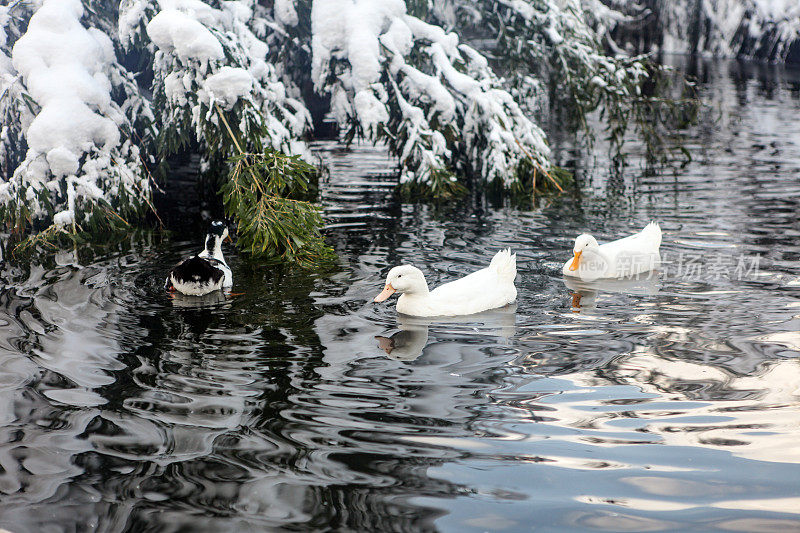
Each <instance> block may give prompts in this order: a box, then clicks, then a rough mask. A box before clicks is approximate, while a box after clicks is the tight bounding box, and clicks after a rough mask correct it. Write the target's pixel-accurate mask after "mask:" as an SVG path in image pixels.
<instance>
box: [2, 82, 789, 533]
mask: <svg viewBox="0 0 800 533" xmlns="http://www.w3.org/2000/svg"><path fill="white" fill-rule="evenodd" d="M730 68H731V70H730V71H728V72H721V73H714V72H711V73H706V72H705V71H703V72H701V73H700V74H701V79H703V80H704V83H705V86H704V92H705V93H706V94H707V95H708V97H709V98H710V99H711V101H712V102H713V104H714V105H716V106H717V108H718V109H719V110H721V111H720V114H721V116H722V121H721V122H716V123H708V124H703V125H701V127H700V128H698V130H697V131H696V132H693V133H692V135H691V136H690V137H689V142H690V143H691V144H693V146H694V150H695V152H696V154H697V156H696V159H695V162H693V163H691V164H690V165H688V166H687V167H686V168H685V169H683V170H682V171H680V172H679V173H678V175H677V176H675V177H672V176H658V177H648V178H642V179H640V180H639V181H637V182H636V185H635V191H636V192H635V194H632V195H630V196H627V197H624V198H623V197H620V196H619V195H616V194H608V195H607V194H606V193H605V189H604V188H603V185H602V180H597V181H592V182H591V183H589V184H588V185H587V187H588V188H587V190H588V193H587V194H586V195H585V196H584V197H582V198H580V199H577V198H566V197H565V198H561V199H557V200H555V201H552V202H551V203H550V204H549V205H546V206H543V207H542V208H540V209H538V210H534V211H517V210H514V209H511V208H493V207H490V206H487V205H463V206H459V207H456V208H452V209H447V210H437V209H435V208H432V207H426V206H399V205H397V204H396V203H394V202H393V201H391V199H389V197H388V193H389V192H390V189H391V183H390V180H389V178H387V177H382V176H385V172H388V170H389V168H390V167H389V164H388V162H387V160H386V158H385V156H384V155H382V154H381V153H380V152H379V151H377V150H373V149H366V148H358V147H356V148H355V149H354V153H351V154H344V153H342V151H341V148H340V147H337V146H335V145H326V144H323V145H320V149H321V150H323V152H324V153H325V154H326V155H325V157H326V158H327V159H328V161H330V162H332V163H333V169H332V173H331V175H332V178H331V182H330V183H327V184H325V187H324V191H325V193H324V194H325V199H324V201H325V205H326V212H327V216H328V220H329V221H330V228H329V231H330V235H331V237H332V239H333V241H334V242H335V243H336V247H337V250H338V251H339V253H340V255H341V257H342V260H343V268H342V269H341V271H340V272H337V273H335V274H333V275H330V276H326V277H312V276H307V275H303V274H299V273H296V272H294V273H293V272H287V271H279V270H275V269H266V268H262V267H259V266H258V265H251V264H248V263H246V262H242V261H240V260H239V259H238V258H236V257H233V258H231V263H232V265H233V268H234V272H235V276H236V286H235V287H234V290H241V291H242V292H244V294H242V295H239V296H234V297H232V298H220V297H216V298H213V297H212V298H211V299H209V300H204V301H201V302H198V301H196V300H190V301H184V300H182V299H176V300H171V299H169V298H167V297H166V296H165V295H164V294H163V292H162V289H161V285H162V281H163V273H164V272H165V271H166V269H167V267H168V266H169V265H171V264H172V263H173V262H174V261H175V260H177V258H179V257H180V256H181V255H182V254H184V253H186V252H187V251H189V250H191V249H193V248H194V247H195V246H196V245H197V242H196V241H197V239H196V238H193V237H192V236H186V240H183V241H179V242H171V243H159V242H155V241H147V240H140V239H139V240H135V241H134V243H133V244H130V243H128V244H124V245H119V246H117V247H116V248H115V249H114V250H113V251H110V252H108V253H106V255H105V256H103V257H98V258H95V259H94V260H92V261H91V262H89V264H88V265H87V264H86V262H83V263H82V262H81V261H79V260H78V258H76V257H75V256H74V255H72V254H68V253H67V254H61V255H59V256H58V257H57V258H55V262H54V263H53V264H49V265H47V266H40V265H24V266H21V265H16V264H12V263H6V264H4V265H3V271H2V272H3V280H4V287H3V288H2V290H1V291H0V398H2V400H3V401H2V403H0V406H2V407H0V421H2V423H1V424H0V492H1V493H2V495H3V496H2V498H1V499H0V527H5V528H7V529H10V530H11V531H14V532H18V533H21V532H39V531H62V530H65V531H73V530H74V531H83V530H86V529H90V528H91V529H97V530H100V531H121V530H125V529H131V530H153V531H264V530H274V529H275V528H288V529H292V528H294V529H316V530H329V529H340V530H362V531H388V530H393V531H418V530H445V531H459V532H461V531H484V530H502V531H528V530H530V529H532V528H533V527H536V528H538V529H539V530H544V531H548V530H551V531H552V530H564V529H576V530H577V529H583V530H614V531H618V530H637V531H640V530H650V531H658V530H688V529H695V530H715V529H716V530H726V531H760V530H790V529H798V528H800V482H798V479H800V447H798V445H797V442H798V440H800V423H798V420H799V418H798V415H799V414H800V413H799V412H798V411H800V365H799V364H798V355H800V329H799V328H800V300H798V289H800V281H799V280H800V266H798V265H800V263H798V261H800V241H798V237H799V236H800V222H798V217H797V213H798V208H799V207H800V205H799V204H800V178H798V176H800V133H799V132H798V126H797V123H796V120H795V117H796V116H797V113H798V111H800V101H799V95H800V89H798V87H800V85H798V83H797V81H791V80H790V79H788V77H787V75H786V74H784V73H780V72H778V73H775V72H771V71H759V70H758V69H756V70H755V73H748V72H744V71H741V70H737V69H736V68H735V67H730ZM580 164H581V165H588V163H586V162H585V161H583V160H582V161H581V162H580ZM376 171H377V174H376ZM629 179H630V178H629ZM628 188H629V189H633V188H634V187H633V183H632V182H631V183H628ZM365 189H368V191H367V192H365ZM650 219H657V220H659V221H661V223H662V228H663V229H664V231H665V235H664V244H663V248H662V253H663V254H664V255H665V256H666V257H668V258H671V259H670V260H669V261H667V263H666V264H665V265H664V267H663V268H662V271H661V272H660V273H659V275H658V276H657V277H655V278H653V279H649V280H632V281H631V280H629V281H620V282H611V283H608V282H594V283H593V284H589V285H585V284H584V285H575V283H574V282H571V281H570V280H565V279H564V278H563V277H562V276H561V273H560V267H561V265H562V264H563V262H564V260H565V259H566V256H568V255H569V251H570V248H571V241H572V239H573V238H574V236H575V235H577V234H578V233H580V232H582V231H584V230H586V229H588V228H592V230H593V231H594V233H595V235H596V236H597V237H598V239H600V240H601V241H602V240H603V239H608V238H612V237H614V236H617V235H621V234H625V233H628V232H631V231H634V230H636V229H638V228H641V227H642V226H643V225H644V224H645V223H646V222H648V221H649V220H650ZM505 246H511V247H512V248H514V249H515V250H516V251H517V252H518V259H519V265H518V270H519V272H520V276H519V278H518V288H519V301H518V304H517V307H516V309H514V308H513V307H512V308H508V309H502V310H496V311H492V312H489V313H486V314H481V315H478V316H475V317H470V319H469V320H466V321H461V320H451V319H431V320H420V319H413V318H407V317H398V316H397V314H396V313H395V311H394V309H393V306H387V305H376V304H373V303H371V300H372V298H373V297H374V295H375V294H376V292H377V291H379V290H380V288H381V286H382V283H383V279H384V276H385V274H386V271H387V270H388V268H389V267H390V266H392V265H394V264H398V263H402V262H411V263H415V264H417V265H419V266H422V267H423V268H424V270H425V273H426V275H427V278H428V281H429V283H430V284H431V285H432V286H433V285H436V284H438V283H441V282H444V281H447V280H449V279H452V278H453V277H455V276H459V275H463V274H466V273H468V272H471V271H473V270H475V269H477V268H480V267H483V266H485V264H486V263H487V262H488V260H489V258H490V257H491V254H493V253H494V252H495V251H496V250H497V249H499V248H501V247H505ZM757 255H758V256H760V260H759V263H758V271H757V272H756V271H753V270H750V271H747V272H745V274H746V275H742V276H740V275H734V274H733V272H734V270H735V267H736V265H737V261H738V260H739V258H741V257H746V258H752V257H754V256H757ZM690 256H691V257H694V258H696V259H695V260H696V262H697V264H699V265H700V268H699V269H695V270H692V271H691V272H689V271H688V270H686V269H685V268H682V269H678V267H677V265H678V264H681V265H685V264H686V261H687V258H689V257H690ZM81 265H84V266H81ZM712 265H717V267H715V268H710V267H711V266H712ZM719 265H728V268H727V269H720V268H719V267H718V266H719ZM573 293H577V294H579V295H580V296H581V299H580V307H577V306H574V305H573V304H574V303H575V302H574V297H573Z"/></svg>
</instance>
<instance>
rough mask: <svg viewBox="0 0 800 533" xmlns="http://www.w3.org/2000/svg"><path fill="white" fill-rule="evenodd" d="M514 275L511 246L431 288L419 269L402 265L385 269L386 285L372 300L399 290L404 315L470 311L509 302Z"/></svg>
mask: <svg viewBox="0 0 800 533" xmlns="http://www.w3.org/2000/svg"><path fill="white" fill-rule="evenodd" d="M516 276H517V256H516V254H514V255H512V254H511V249H507V250H500V251H499V252H497V253H496V254H495V256H494V257H493V258H492V262H491V263H490V264H489V266H488V267H487V268H484V269H481V270H478V271H477V272H473V273H472V274H469V275H468V276H465V277H463V278H461V279H458V280H456V281H451V282H450V283H445V284H444V285H441V286H439V287H436V288H435V289H433V290H432V291H429V290H428V283H427V282H426V281H425V276H424V275H423V274H422V271H421V270H420V269H418V268H416V267H414V266H411V265H402V266H397V267H394V268H393V269H391V270H390V271H389V275H387V276H386V287H385V288H384V289H383V292H381V293H380V294H379V295H378V296H376V297H375V300H374V301H376V302H382V301H384V300H386V299H387V298H389V297H390V296H391V295H392V294H394V293H395V292H399V293H400V298H398V300H397V312H398V313H402V314H404V315H411V316H457V315H471V314H473V313H480V312H481V311H486V310H488V309H495V308H497V307H503V306H504V305H506V304H509V303H511V302H513V301H514V300H515V299H516V297H517V289H516V287H514V278H515V277H516Z"/></svg>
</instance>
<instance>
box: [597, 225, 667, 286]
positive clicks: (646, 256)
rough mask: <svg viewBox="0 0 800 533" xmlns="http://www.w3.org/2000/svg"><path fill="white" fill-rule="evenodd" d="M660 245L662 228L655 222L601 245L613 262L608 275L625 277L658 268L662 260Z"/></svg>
mask: <svg viewBox="0 0 800 533" xmlns="http://www.w3.org/2000/svg"><path fill="white" fill-rule="evenodd" d="M660 245H661V229H660V228H659V227H658V224H656V223H654V222H651V223H650V224H648V225H647V226H646V227H645V228H644V229H643V230H642V231H640V232H639V233H637V234H635V235H631V236H629V237H625V238H623V239H619V240H616V241H612V242H609V243H606V244H603V245H601V246H600V248H601V250H602V251H603V253H604V254H605V256H606V257H607V258H608V259H609V260H610V262H611V264H610V265H609V270H608V272H607V275H608V276H610V277H624V276H630V275H634V274H640V273H642V272H647V271H649V270H652V269H653V268H656V267H657V266H658V264H659V263H660V262H661V256H660V254H659V251H658V250H659V247H660Z"/></svg>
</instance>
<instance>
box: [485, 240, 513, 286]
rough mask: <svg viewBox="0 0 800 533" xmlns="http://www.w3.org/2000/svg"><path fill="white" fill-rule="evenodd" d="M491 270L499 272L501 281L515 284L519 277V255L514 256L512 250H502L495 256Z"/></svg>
mask: <svg viewBox="0 0 800 533" xmlns="http://www.w3.org/2000/svg"><path fill="white" fill-rule="evenodd" d="M489 268H490V269H492V270H494V271H495V272H497V277H498V278H499V279H500V280H501V281H506V282H508V283H514V278H516V277H517V254H512V253H511V248H506V249H505V250H500V251H499V252H497V253H496V254H494V257H493V258H492V262H491V264H490V265H489Z"/></svg>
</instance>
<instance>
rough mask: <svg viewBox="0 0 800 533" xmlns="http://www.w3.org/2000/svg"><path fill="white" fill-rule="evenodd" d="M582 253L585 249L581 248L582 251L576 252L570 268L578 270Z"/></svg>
mask: <svg viewBox="0 0 800 533" xmlns="http://www.w3.org/2000/svg"><path fill="white" fill-rule="evenodd" d="M582 253H583V250H581V251H580V252H575V257H573V258H572V264H571V265H570V266H569V269H570V270H578V265H579V264H580V262H581V254H582Z"/></svg>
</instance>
